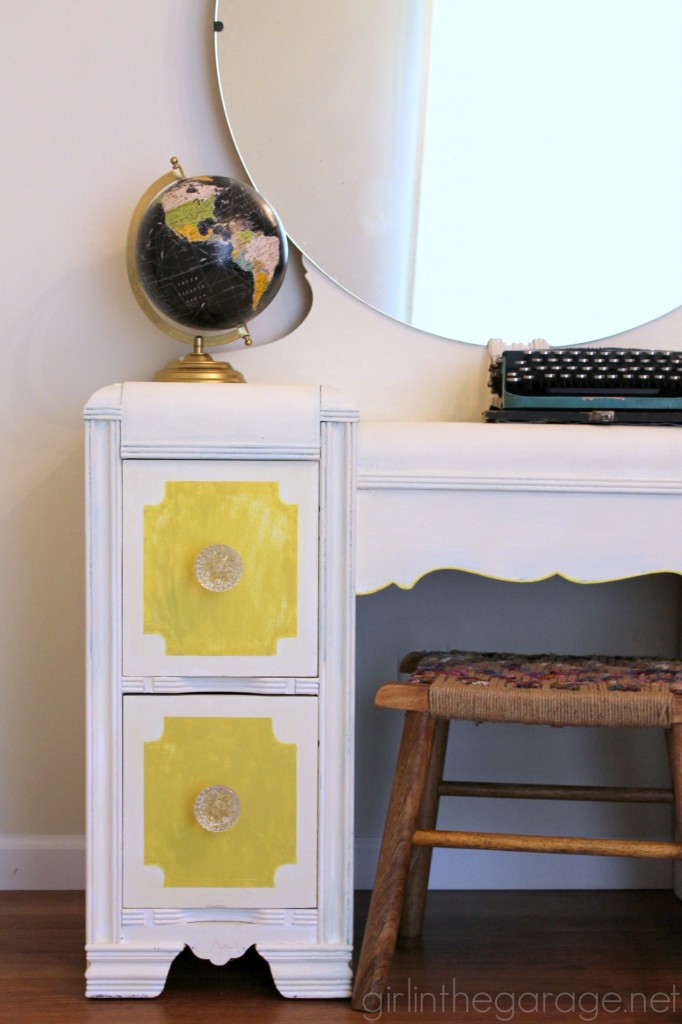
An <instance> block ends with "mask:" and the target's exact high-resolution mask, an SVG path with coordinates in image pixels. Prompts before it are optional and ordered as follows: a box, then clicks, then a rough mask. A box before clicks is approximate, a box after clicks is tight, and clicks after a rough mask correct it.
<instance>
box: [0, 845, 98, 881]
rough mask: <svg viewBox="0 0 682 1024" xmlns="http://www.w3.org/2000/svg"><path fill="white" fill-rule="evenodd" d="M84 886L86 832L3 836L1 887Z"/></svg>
mask: <svg viewBox="0 0 682 1024" xmlns="http://www.w3.org/2000/svg"><path fill="white" fill-rule="evenodd" d="M84 888H85V837H84V836H0V889H84Z"/></svg>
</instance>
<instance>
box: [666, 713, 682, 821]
mask: <svg viewBox="0 0 682 1024" xmlns="http://www.w3.org/2000/svg"><path fill="white" fill-rule="evenodd" d="M665 736H666V740H667V742H668V760H669V762H670V777H671V779H672V786H673V798H674V806H675V823H676V825H677V832H678V836H679V833H680V830H682V724H681V723H676V724H674V725H672V726H671V727H670V728H669V729H666V734H665Z"/></svg>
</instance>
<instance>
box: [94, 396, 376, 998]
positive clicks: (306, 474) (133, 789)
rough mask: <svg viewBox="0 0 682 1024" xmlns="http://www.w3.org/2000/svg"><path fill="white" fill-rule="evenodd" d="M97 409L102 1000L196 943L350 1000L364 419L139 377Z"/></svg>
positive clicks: (98, 960)
mask: <svg viewBox="0 0 682 1024" xmlns="http://www.w3.org/2000/svg"><path fill="white" fill-rule="evenodd" d="M85 417H86V423H87V509H88V517H87V556H88V558H87V590H88V659H87V660H88V666H87V667H88V671H87V726H88V762H87V775H88V793H87V813H88V822H87V839H88V851H87V960H88V967H87V974H86V977H87V994H88V995H89V996H99V997H115V996H128V997H144V996H154V995H158V993H159V992H160V991H161V990H162V988H163V985H164V983H165V980H166V976H167V973H168V970H169V968H170V964H171V963H172V961H173V959H174V957H175V956H176V955H177V954H178V953H179V952H180V951H181V950H182V949H183V948H184V947H185V946H189V947H190V948H191V949H192V950H193V951H194V952H195V953H196V954H197V955H198V956H200V957H204V958H208V959H210V960H211V961H212V962H214V963H216V964H222V963H225V962H226V961H227V960H228V959H230V958H231V957H235V956H240V955H241V954H242V953H243V952H244V951H245V950H246V949H247V948H248V947H250V946H252V945H255V946H256V948H257V950H258V951H259V953H261V955H262V956H263V957H264V958H265V959H266V960H267V961H268V963H269V965H270V968H271V971H272V974H273V978H274V980H275V984H276V985H277V987H278V989H279V990H280V992H282V994H284V995H287V996H296V997H314V998H321V997H330V998H332V997H341V996H346V995H348V994H349V992H350V980H351V973H350V956H351V931H350V929H351V895H352V854H351V849H352V847H351V842H352V770H351V766H352V712H353V668H354V665H353V662H354V652H353V643H354V620H353V611H354V595H355V586H354V578H353V566H354V550H353V537H354V530H353V503H354V493H355V488H354V475H353V474H354V436H355V421H356V419H357V416H356V413H355V411H354V410H353V409H352V408H351V407H350V406H349V405H348V404H347V403H346V401H345V400H344V399H343V397H342V396H340V395H339V394H338V393H337V392H335V391H333V390H331V389H325V388H322V389H321V388H318V387H275V386H269V387H260V386H252V385H232V386H230V385H217V384H209V385H205V384H184V383H183V384H158V383H157V384H134V383H133V384H123V385H112V386H111V387H108V388H105V389H103V390H102V391H99V392H97V394H95V395H94V396H93V398H92V399H91V400H90V402H89V403H88V405H87V407H86V410H85Z"/></svg>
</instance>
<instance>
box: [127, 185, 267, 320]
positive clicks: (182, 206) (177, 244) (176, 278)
mask: <svg viewBox="0 0 682 1024" xmlns="http://www.w3.org/2000/svg"><path fill="white" fill-rule="evenodd" d="M134 254H135V270H136V273H137V276H138V278H139V282H140V285H141V287H142V289H143V291H144V292H145V294H146V296H147V298H148V299H149V301H150V302H151V303H152V304H153V305H154V306H155V307H156V309H157V310H159V311H160V313H161V314H162V315H163V316H165V317H167V318H168V319H169V320H170V321H172V322H173V323H174V324H176V325H177V326H179V327H180V328H181V329H183V328H184V329H186V330H188V331H189V332H191V333H192V334H203V333H205V332H216V331H218V332H220V331H228V330H230V329H232V328H234V327H237V326H238V325H239V324H243V323H246V322H248V321H249V320H251V319H252V317H254V316H256V315H257V314H258V313H261V312H262V311H263V310H264V309H265V308H266V306H268V305H269V304H270V302H272V300H273V298H274V297H275V295H276V294H277V292H278V291H279V288H280V285H281V284H282V280H283V278H284V273H285V269H286V262H287V241H286V235H285V234H284V231H283V229H282V225H281V223H280V221H279V219H278V217H277V215H276V213H275V212H274V210H273V209H272V207H270V206H269V205H268V203H267V202H266V201H265V200H264V199H263V198H262V196H260V195H259V194H258V192H256V191H255V190H254V189H252V188H249V186H248V185H243V184H242V183H241V182H238V181H234V180H232V179H231V178H223V177H216V176H202V177H195V178H184V177H183V178H179V179H177V180H175V181H173V182H172V183H171V184H170V185H168V186H167V187H166V188H164V189H162V191H161V192H160V193H159V194H158V195H156V196H155V198H154V199H153V200H152V201H151V203H150V204H149V205H148V207H147V209H146V210H145V212H144V213H143V214H142V216H141V218H140V221H139V227H138V228H137V237H136V238H135V239H134Z"/></svg>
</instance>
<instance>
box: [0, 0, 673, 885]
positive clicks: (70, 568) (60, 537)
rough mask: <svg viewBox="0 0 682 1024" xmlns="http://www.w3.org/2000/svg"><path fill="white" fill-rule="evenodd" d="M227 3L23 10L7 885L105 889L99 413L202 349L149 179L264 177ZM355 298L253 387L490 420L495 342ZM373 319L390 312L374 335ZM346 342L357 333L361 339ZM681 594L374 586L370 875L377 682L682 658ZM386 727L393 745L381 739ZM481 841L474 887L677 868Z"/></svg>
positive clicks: (262, 369) (623, 587)
mask: <svg viewBox="0 0 682 1024" xmlns="http://www.w3.org/2000/svg"><path fill="white" fill-rule="evenodd" d="M212 20H213V3H212V0H146V2H145V3H142V4H141V3H139V2H137V0H116V3H104V2H97V3H93V2H91V0H62V2H60V3H56V2H55V0H52V2H48V3H44V4H40V5H39V6H38V7H37V8H36V6H35V5H32V6H26V5H22V4H8V5H5V7H4V9H3V41H4V47H3V60H2V62H1V63H0V76H2V77H1V82H2V112H3V113H2V116H3V123H2V135H1V137H2V140H3V154H2V163H1V165H0V166H1V167H2V171H1V172H0V173H2V176H3V185H2V195H3V203H2V232H1V235H0V238H1V242H0V244H1V245H2V249H3V262H2V267H3V271H2V291H3V298H2V303H1V304H0V317H1V319H2V327H1V332H0V336H1V338H2V348H1V349H0V361H1V371H0V388H1V389H2V397H1V400H0V424H1V429H0V446H1V448H2V454H1V461H2V467H3V472H2V492H1V494H0V515H1V516H2V529H1V530H0V544H1V545H2V562H1V564H2V565H3V567H4V571H3V573H2V576H1V577H0V595H1V598H2V604H3V608H2V614H1V615H0V629H1V630H2V639H1V641H0V665H1V671H0V887H6V888H7V887H18V888H30V887H48V888H49V887H58V886H80V885H82V884H83V875H82V833H83V827H84V822H83V813H84V800H83V793H84V756H83V743H84V737H83V689H84V687H83V645H84V624H83V620H84V614H83V589H84V588H83V576H84V562H83V547H84V546H83V512H82V507H83V484H82V462H83V442H82V424H81V409H82V406H83V404H84V403H85V401H86V400H87V398H88V397H89V395H90V394H91V393H92V392H93V391H95V390H96V389H97V388H99V387H100V386H102V385H105V384H107V383H110V382H112V381H119V380H144V379H148V378H149V377H150V375H151V374H152V372H153V371H154V370H155V369H156V368H157V367H158V366H159V365H160V364H161V363H163V362H165V361H166V359H168V358H171V357H172V356H175V355H177V354H179V350H180V348H181V346H179V345H176V344H175V343H173V342H171V341H170V340H169V339H167V338H165V337H163V336H161V335H160V334H159V333H158V332H157V331H156V330H155V328H153V327H152V326H151V324H149V323H148V322H147V321H146V320H145V319H144V317H143V315H142V314H141V313H140V311H139V310H138V308H137V306H136V305H135V302H134V299H133V298H132V295H131V293H130V290H129V287H128V284H127V280H126V274H125V262H124V246H125V235H126V230H127V224H128V220H129V217H130V214H131V212H132V209H133V207H134V205H135V203H136V201H137V199H138V197H139V195H140V194H141V193H142V191H143V190H144V189H145V188H146V187H147V185H148V184H149V183H150V182H151V181H152V180H153V179H155V178H156V177H158V176H159V175H160V174H162V173H164V172H165V171H166V170H167V169H168V160H169V157H170V156H171V155H174V154H176V153H177V155H178V156H180V158H181V160H182V163H183V165H184V168H185V171H186V172H187V173H219V174H220V173H223V174H228V175H229V174H231V175H233V176H235V177H242V178H243V172H242V170H241V168H240V165H239V162H238V160H237V157H236V155H235V152H234V150H233V148H232V145H231V143H230V142H229V140H228V138H227V133H226V130H225V128H224V123H223V116H222V111H221V108H220V102H219V96H218V89H217V83H216V79H215V73H214V66H213V52H212V33H211V24H212ZM302 277H303V275H302V273H301V271H300V266H299V265H297V261H296V259H294V261H293V269H292V273H291V274H290V275H289V277H288V279H287V283H286V284H285V291H284V292H283V295H282V296H281V297H280V298H279V299H278V301H277V302H276V303H275V304H274V306H271V307H270V309H269V310H268V311H267V312H266V314H264V316H263V317H262V318H260V319H259V320H258V321H257V323H256V324H255V325H254V335H255V336H256V339H257V341H258V342H267V341H270V340H272V339H273V338H277V337H281V336H283V335H286V334H287V333H288V332H289V331H290V330H291V329H292V327H293V326H295V324H296V323H297V322H298V321H299V320H300V318H301V317H302V316H303V314H304V311H305V309H306V308H307V304H308V302H309V297H308V289H307V288H306V287H305V286H304V284H303V283H302ZM324 287H325V286H324V285H322V284H320V285H319V288H320V289H323V288H324ZM346 309H347V320H346V321H345V322H341V323H337V324H334V325H329V332H328V333H327V330H326V326H325V325H322V329H321V331H320V336H319V348H318V349H317V350H316V355H315V358H314V359H311V357H310V352H309V351H308V350H305V351H303V352H301V350H300V347H297V346H296V345H293V344H292V345H290V344H289V343H288V342H286V341H282V342H278V344H277V345H273V346H264V347H262V348H260V349H259V350H258V351H257V352H241V353H237V355H236V357H235V359H234V360H233V361H234V362H235V363H236V364H238V365H239V366H240V368H242V369H243V370H244V371H245V373H246V375H247V377H250V379H252V380H256V379H257V380H267V379H272V380H277V379H291V380H296V379H309V378H310V376H311V375H314V376H319V378H320V379H322V380H325V381H326V382H328V383H331V384H337V385H341V386H343V387H344V389H345V390H346V391H348V392H349V393H350V394H351V395H352V396H353V397H357V400H358V402H359V403H360V406H361V409H362V412H363V414H364V415H366V416H378V417H383V418H386V417H391V416H394V417H399V418H400V417H402V418H426V417H427V415H429V413H430V412H431V410H435V412H434V413H433V415H434V418H444V417H446V416H450V417H453V418H472V417H474V416H476V415H477V414H478V410H479V409H480V406H481V393H482V390H481V389H482V379H483V371H484V356H483V353H482V352H481V351H480V350H478V349H474V348H471V347H467V346H464V345H460V344H458V343H455V342H444V341H442V340H440V339H435V338H428V337H426V336H423V335H417V334H415V335H414V337H413V338H412V336H410V335H409V332H403V333H400V334H399V336H398V335H397V336H396V339H395V340H394V339H390V340H383V335H381V332H380V331H379V330H378V331H377V337H376V338H374V337H367V334H368V333H372V327H371V325H373V324H376V323H377V322H378V321H377V320H375V319H373V318H371V317H370V318H369V319H364V320H363V317H362V315H361V314H359V313H358V311H357V308H356V304H355V303H353V302H352V301H351V300H348V303H347V304H346ZM358 323H360V324H362V323H364V324H365V325H368V326H366V327H365V329H364V332H363V330H360V331H358V327H357V324H358ZM681 324H682V317H680V316H679V315H678V316H676V317H675V316H670V317H668V318H666V319H665V320H663V321H661V322H659V324H658V325H657V326H656V334H655V336H654V337H653V339H652V341H651V344H672V343H673V340H674V338H675V332H676V331H677V330H678V329H679V327H680V325H681ZM318 330H320V325H318ZM344 336H345V338H346V340H347V345H346V346H345V347H344V346H339V344H338V339H339V338H340V337H344ZM413 341H414V344H413V343H412V342H413ZM270 354H272V358H271V355H270ZM408 382H411V384H410V388H411V391H410V401H409V409H408V410H407V412H406V410H405V407H406V401H405V395H406V390H405V389H406V387H407V386H408ZM510 587H514V589H513V591H511V590H510V589H509V588H510ZM578 590H579V588H578ZM424 607H425V608H426V610H424ZM677 608H678V602H677V580H676V579H675V580H671V579H669V578H665V577H664V578H661V579H658V580H656V581H653V582H647V581H642V580H640V581H637V582H625V583H622V584H609V585H607V586H605V587H593V588H587V590H583V591H580V592H577V590H576V588H575V587H572V586H571V585H570V584H566V583H564V582H563V581H557V580H554V581H549V582H547V583H544V584H534V585H524V589H523V593H522V596H521V597H519V592H518V589H517V588H516V587H515V586H514V585H512V584H500V583H493V582H492V581H488V580H479V579H477V578H471V577H462V576H457V575H453V576H447V577H445V578H443V577H442V576H441V575H440V574H438V575H436V576H433V577H431V578H428V579H426V580H425V581H423V582H422V583H421V584H419V586H418V588H416V589H415V591H414V592H412V593H408V594H405V593H397V592H394V591H388V592H386V593H384V594H379V595H375V596H372V597H368V598H361V599H360V601H359V663H360V672H359V677H360V678H359V694H358V706H359V709H360V712H361V718H362V724H361V728H360V729H359V734H358V735H359V742H358V756H359V764H360V768H359V773H360V778H361V779H362V787H361V789H362V794H363V795H362V798H361V799H360V801H359V806H358V830H357V831H358V835H359V845H358V850H359V854H360V857H359V865H360V869H361V870H360V872H359V880H360V882H361V883H362V884H368V881H369V874H370V872H369V865H370V862H371V859H372V857H373V855H374V852H375V848H376V837H377V835H378V833H379V831H380V820H381V816H382V813H383V812H382V810H381V807H382V803H383V800H384V797H385V791H386V785H387V778H388V773H389V768H388V764H387V760H388V758H389V756H392V754H391V752H392V750H393V748H394V745H395V740H396V737H395V724H396V723H395V721H394V720H393V719H392V718H391V716H390V715H388V714H386V715H385V716H383V717H382V716H379V715H378V714H377V713H376V712H375V711H374V710H373V709H372V707H371V692H372V690H373V688H374V686H375V684H376V683H377V682H379V681H381V680H382V679H383V678H384V677H385V676H388V675H392V674H393V672H394V671H395V665H396V661H397V658H398V656H399V653H400V651H401V650H402V649H403V648H404V647H405V646H408V647H409V646H411V645H412V644H414V645H415V646H423V645H429V644H431V643H438V644H441V643H442V644H446V645H450V644H456V643H460V642H462V641H465V642H466V643H471V644H474V643H475V644H476V645H483V646H486V647H495V646H498V647H499V646H503V645H513V644H517V645H518V643H519V642H523V643H524V644H526V645H529V646H532V647H533V648H534V649H537V647H538V645H540V646H542V644H543V642H544V640H545V639H546V638H553V639H556V640H557V643H562V644H563V645H564V646H565V647H566V648H567V649H568V648H569V647H570V646H577V647H580V646H581V645H582V644H584V643H588V642H589V643H592V642H594V643H597V642H599V643H600V644H604V645H606V644H608V646H609V647H610V648H617V647H618V648H620V647H626V646H627V645H628V644H630V645H633V646H635V647H638V648H640V649H649V648H651V649H659V648H661V649H663V648H665V650H664V651H662V652H663V653H673V649H674V648H675V644H676V638H677V629H678V622H677V615H678V611H677ZM586 637H587V639H586ZM589 643H588V645H589ZM370 729H372V730H375V735H378V736H380V737H381V738H382V743H381V745H379V744H377V743H375V742H372V743H370V742H369V730H370ZM512 733H513V730H511V729H510V730H504V731H503V732H501V733H500V734H499V735H500V737H503V739H500V740H493V743H492V744H491V746H492V745H494V746H495V749H496V758H498V757H499V752H500V750H503V751H504V752H505V753H508V754H509V756H510V758H511V761H512V762H513V764H514V767H515V768H518V770H519V772H520V773H521V774H523V775H526V776H531V775H534V774H535V770H536V767H539V766H540V765H541V763H547V765H548V767H550V768H551V771H552V774H555V773H558V770H559V769H558V765H556V764H555V762H556V757H557V755H556V753H555V747H554V743H549V742H548V740H547V738H546V737H542V735H541V733H542V731H541V730H534V732H533V739H532V741H531V740H530V739H529V738H528V736H527V733H526V731H523V736H522V738H521V739H519V736H518V731H517V732H516V733H514V734H513V735H512ZM479 737H480V738H479ZM555 738H556V737H554V736H552V737H551V739H552V740H554V739H555ZM486 739H487V738H486V736H485V735H484V731H483V730H481V731H480V732H479V731H478V730H475V729H473V728H472V729H466V730H463V731H462V738H461V740H460V742H459V743H458V744H457V746H458V748H459V752H460V757H461V759H462V761H463V763H464V767H463V768H462V771H467V772H468V771H469V770H473V769H475V768H476V767H478V764H477V763H478V762H481V761H482V754H481V751H482V749H483V746H484V743H485V742H486ZM636 739H637V742H636V746H635V748H634V751H635V752H634V754H633V755H632V756H628V757H626V756H625V754H624V753H623V751H624V747H623V745H622V743H620V741H618V740H617V739H615V738H614V739H613V740H612V741H611V743H610V745H606V746H604V745H602V744H601V743H600V742H598V741H597V739H596V738H595V737H594V736H588V737H585V736H582V735H577V734H574V735H570V736H569V735H568V734H566V735H562V736H561V737H560V741H561V747H562V749H563V750H564V752H565V753H566V754H568V755H569V756H570V757H571V758H572V759H574V760H575V761H576V762H577V763H576V769H575V771H576V775H577V776H579V777H580V779H582V776H583V773H584V771H585V769H586V767H587V766H590V765H593V766H594V768H595V773H596V775H598V776H604V777H606V776H609V777H611V775H613V774H615V772H616V769H617V768H618V769H620V768H621V767H622V768H623V770H624V771H625V772H628V773H629V772H630V768H631V766H632V764H633V763H634V764H639V765H640V766H641V767H642V768H643V769H644V772H645V774H646V775H647V779H648V780H649V781H655V779H656V778H658V777H659V776H660V775H661V774H662V772H663V757H662V752H661V751H660V749H659V747H658V744H657V742H656V740H655V739H654V738H652V737H648V736H644V735H641V736H638V737H637V738H636ZM488 742H489V741H488ZM384 748H385V753H386V759H384V757H383V754H384ZM379 754H381V757H380V756H379ZM481 769H482V770H486V771H487V770H488V768H487V766H486V765H485V764H481ZM505 770H506V769H505ZM509 812H510V809H509V808H508V809H507V812H506V813H509ZM511 813H512V814H513V815H514V816H515V818H516V820H517V821H518V822H520V823H521V825H522V827H523V826H524V823H526V822H527V821H528V820H531V819H532V816H533V814H536V813H537V809H536V810H535V811H530V812H525V814H526V815H528V814H530V816H531V817H530V819H529V818H528V817H527V816H526V817H522V816H521V812H520V811H518V810H517V808H516V807H515V805H514V806H513V807H512V808H511ZM470 814H473V815H474V817H475V818H476V820H478V821H484V820H486V817H485V816H486V814H487V812H484V811H483V810H479V809H478V808H477V807H472V808H471V811H470ZM595 817H596V818H597V819H598V820H597V825H599V824H605V825H606V827H610V826H611V825H612V824H614V826H615V827H617V828H620V829H623V830H625V831H626V832H627V831H628V830H629V829H631V827H632V826H631V821H630V818H629V817H628V816H627V815H623V813H622V812H618V813H617V812H613V811H609V812H606V811H604V810H602V811H601V812H599V814H597V815H596V816H595ZM666 825H667V820H664V818H662V817H661V815H660V813H658V814H657V815H656V814H654V816H653V818H652V817H651V816H649V815H647V822H646V827H647V829H659V830H660V829H661V828H663V829H665V827H666ZM462 856H466V859H465V861H464V867H463V868H461V869H460V868H459V866H458V868H457V872H458V873H457V877H456V879H455V880H454V883H453V884H457V885H468V884H476V885H501V886H502V885H506V884H512V885H524V884H529V885H532V884H536V883H537V881H538V878H540V879H541V880H542V882H543V884H547V885H559V886H561V885H563V884H567V881H568V884H607V885H609V884H612V885H618V884H639V883H641V882H642V879H643V878H644V881H645V882H647V883H651V884H666V883H667V880H668V875H667V874H665V876H664V875H663V874H662V873H661V871H660V870H659V871H657V872H656V871H655V872H654V873H653V874H649V875H646V876H643V875H641V874H640V873H638V872H636V871H635V872H632V871H630V870H629V869H627V870H626V869H623V868H622V867H621V866H613V865H612V863H611V862H610V861H605V862H602V863H600V864H599V866H598V867H592V864H593V863H594V862H592V861H591V862H589V866H583V865H582V862H579V859H575V860H574V861H573V866H571V868H570V871H569V872H568V874H567V868H566V861H567V860H569V859H568V858H565V859H563V860H562V862H561V865H560V867H559V868H557V867H555V866H554V864H553V862H550V860H549V859H544V858H543V862H544V864H545V866H544V867H543V868H542V869H541V870H540V869H539V868H538V861H537V860H536V861H533V863H532V865H531V866H530V867H529V866H528V865H527V864H526V861H525V860H524V859H523V858H518V859H517V860H516V861H514V859H505V860H504V862H503V863H502V862H501V861H499V860H497V859H494V858H495V857H496V856H498V855H485V854H483V855H462ZM486 858H487V859H486ZM513 864H516V866H512V865H513ZM575 865H577V866H575ZM439 870H440V869H439ZM642 870H644V869H642ZM442 879H443V876H442V875H439V880H440V881H441V882H442Z"/></svg>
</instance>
